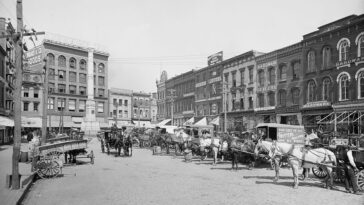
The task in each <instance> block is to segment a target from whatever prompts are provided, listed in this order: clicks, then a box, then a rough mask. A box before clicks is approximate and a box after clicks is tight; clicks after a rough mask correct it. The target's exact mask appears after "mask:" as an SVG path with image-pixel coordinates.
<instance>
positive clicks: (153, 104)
mask: <svg viewBox="0 0 364 205" xmlns="http://www.w3.org/2000/svg"><path fill="white" fill-rule="evenodd" d="M157 113H158V106H157V93H152V95H151V98H150V123H151V124H157V123H158V121H157Z"/></svg>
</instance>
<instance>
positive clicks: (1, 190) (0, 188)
mask: <svg viewBox="0 0 364 205" xmlns="http://www.w3.org/2000/svg"><path fill="white" fill-rule="evenodd" d="M26 149H27V144H24V143H22V144H21V150H22V151H23V150H26ZM12 156H13V146H12V145H2V146H0V199H1V204H2V205H8V204H9V205H14V204H16V203H17V202H18V200H19V199H20V197H21V196H22V195H23V193H24V191H25V190H26V187H27V185H28V184H29V182H30V181H31V180H29V179H30V177H33V175H32V172H31V164H30V163H21V162H19V173H20V174H21V175H22V176H21V179H20V187H21V188H20V189H19V190H11V189H8V188H6V175H7V174H11V173H12ZM24 180H27V181H26V182H28V183H27V184H24V186H22V184H23V183H24Z"/></svg>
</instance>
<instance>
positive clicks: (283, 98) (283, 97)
mask: <svg viewBox="0 0 364 205" xmlns="http://www.w3.org/2000/svg"><path fill="white" fill-rule="evenodd" d="M278 99H279V105H280V106H286V91H285V90H280V91H279V93H278Z"/></svg>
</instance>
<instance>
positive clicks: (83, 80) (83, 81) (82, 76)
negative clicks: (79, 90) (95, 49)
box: [79, 73, 87, 83]
mask: <svg viewBox="0 0 364 205" xmlns="http://www.w3.org/2000/svg"><path fill="white" fill-rule="evenodd" d="M79 78H80V83H87V79H86V74H83V73H80V74H79Z"/></svg>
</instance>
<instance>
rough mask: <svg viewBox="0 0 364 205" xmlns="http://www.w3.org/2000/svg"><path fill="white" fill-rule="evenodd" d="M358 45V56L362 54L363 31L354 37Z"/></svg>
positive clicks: (363, 52)
mask: <svg viewBox="0 0 364 205" xmlns="http://www.w3.org/2000/svg"><path fill="white" fill-rule="evenodd" d="M355 43H356V45H358V57H361V56H364V32H361V33H360V34H359V35H358V36H357V37H356V39H355Z"/></svg>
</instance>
